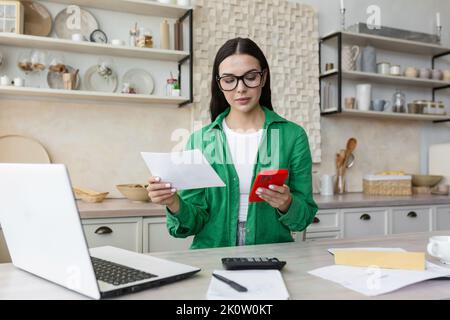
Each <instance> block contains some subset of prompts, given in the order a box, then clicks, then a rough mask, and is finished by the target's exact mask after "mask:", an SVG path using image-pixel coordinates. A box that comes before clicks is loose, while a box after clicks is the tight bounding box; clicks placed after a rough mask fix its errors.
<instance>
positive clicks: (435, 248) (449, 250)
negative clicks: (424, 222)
mask: <svg viewBox="0 0 450 320" xmlns="http://www.w3.org/2000/svg"><path fill="white" fill-rule="evenodd" d="M427 251H428V253H429V254H430V255H431V256H433V257H436V258H438V259H439V260H440V261H441V262H442V263H444V264H450V236H440V237H438V236H436V237H431V238H430V240H429V242H428V246H427Z"/></svg>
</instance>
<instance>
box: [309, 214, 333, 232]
mask: <svg viewBox="0 0 450 320" xmlns="http://www.w3.org/2000/svg"><path fill="white" fill-rule="evenodd" d="M339 227H340V226H339V211H338V210H320V211H319V212H317V214H316V216H315V217H314V220H313V222H312V224H311V225H310V226H309V227H308V232H328V231H338V230H339Z"/></svg>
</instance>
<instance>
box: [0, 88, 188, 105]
mask: <svg viewBox="0 0 450 320" xmlns="http://www.w3.org/2000/svg"><path fill="white" fill-rule="evenodd" d="M0 94H1V96H2V97H5V96H11V97H17V96H19V97H43V98H50V99H64V100H66V101H67V99H68V98H70V99H77V100H90V101H103V102H120V103H141V104H167V105H173V106H177V105H178V104H182V103H185V102H186V101H189V98H187V97H163V96H153V95H144V94H123V93H105V92H93V91H82V90H80V91H78V90H58V89H41V88H29V87H12V86H6V87H4V86H0Z"/></svg>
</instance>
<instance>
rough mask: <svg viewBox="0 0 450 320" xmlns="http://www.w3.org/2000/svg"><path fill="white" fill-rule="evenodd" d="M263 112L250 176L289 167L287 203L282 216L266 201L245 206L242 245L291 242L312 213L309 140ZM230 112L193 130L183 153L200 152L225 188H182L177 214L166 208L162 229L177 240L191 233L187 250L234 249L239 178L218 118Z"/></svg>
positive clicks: (292, 125) (295, 127)
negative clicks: (258, 141) (244, 228)
mask: <svg viewBox="0 0 450 320" xmlns="http://www.w3.org/2000/svg"><path fill="white" fill-rule="evenodd" d="M262 109H263V110H264V113H265V122H264V127H263V136H262V139H261V143H260V146H259V149H258V156H257V160H256V163H255V166H254V169H253V178H252V181H254V180H255V177H256V174H257V173H258V172H260V171H262V170H270V169H288V170H289V177H288V179H287V181H286V185H288V186H289V188H290V190H291V194H292V203H291V206H290V208H289V210H288V212H287V213H286V214H282V213H281V212H280V211H278V210H277V209H274V208H273V207H271V206H270V205H269V204H268V203H266V202H256V203H249V207H248V214H247V223H246V235H245V243H246V245H255V244H267V243H279V242H292V241H293V238H292V235H291V232H292V231H302V230H304V229H306V227H307V226H308V225H309V224H311V222H312V221H313V219H314V216H315V215H316V213H317V205H316V203H315V202H314V199H313V196H312V177H311V169H312V161H311V152H310V149H309V143H308V137H307V135H306V133H305V131H304V130H303V128H302V127H300V126H299V125H297V124H295V123H293V122H290V121H287V120H286V119H284V118H282V117H280V116H279V115H278V114H276V113H275V112H273V111H271V110H269V109H267V108H265V107H262ZM229 113H230V108H228V109H227V110H226V111H225V112H223V113H222V114H220V115H219V116H218V117H217V118H216V120H215V121H214V122H213V123H211V124H209V125H207V126H205V127H203V128H202V129H201V130H198V131H196V132H194V133H193V134H192V135H191V136H190V137H189V141H188V144H187V149H188V150H192V149H199V150H201V151H202V153H203V155H204V156H205V158H206V159H207V160H208V162H209V163H210V164H211V166H212V167H213V168H214V170H215V171H216V172H217V174H218V175H219V177H220V178H221V179H222V180H223V181H224V183H225V184H226V187H220V188H219V187H218V188H204V189H196V190H183V191H180V192H179V196H180V210H179V211H178V213H177V214H172V213H171V212H170V210H169V209H168V208H166V212H167V228H168V230H169V233H170V234H171V235H172V236H174V237H176V238H186V237H189V236H192V235H195V237H194V241H193V243H192V246H191V249H201V248H214V247H230V246H235V245H236V238H237V227H238V219H239V218H238V216H239V196H240V194H239V177H238V175H237V173H236V170H235V167H234V165H233V163H232V160H231V153H230V151H229V147H228V143H227V141H226V136H225V133H224V131H223V128H222V121H223V119H224V118H225V117H226V116H227V115H228V114H229Z"/></svg>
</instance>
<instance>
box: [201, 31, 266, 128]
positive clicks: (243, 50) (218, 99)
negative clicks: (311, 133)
mask: <svg viewBox="0 0 450 320" xmlns="http://www.w3.org/2000/svg"><path fill="white" fill-rule="evenodd" d="M233 54H248V55H250V56H252V57H254V58H256V59H257V60H258V61H259V64H260V66H261V70H266V83H265V85H264V87H263V88H262V91H261V97H260V99H259V104H260V105H261V106H264V107H266V108H268V109H270V110H273V107H272V93H271V91H270V70H269V64H268V63H267V59H266V57H265V56H264V53H263V52H262V51H261V49H260V48H259V47H258V45H257V44H256V43H255V42H253V41H252V40H250V39H248V38H234V39H231V40H228V41H227V42H225V44H224V45H223V46H222V47H221V48H220V49H219V51H218V52H217V55H216V58H215V60H214V67H213V73H212V81H211V103H210V106H209V109H210V112H211V121H212V122H214V120H216V118H217V116H218V115H220V114H221V113H222V112H224V111H225V110H226V109H227V108H228V107H229V106H230V105H229V104H228V102H227V100H226V99H225V96H224V94H223V92H222V90H220V87H219V84H218V83H217V77H218V75H219V65H220V64H221V63H222V61H223V60H225V59H226V58H228V57H229V56H231V55H233Z"/></svg>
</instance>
